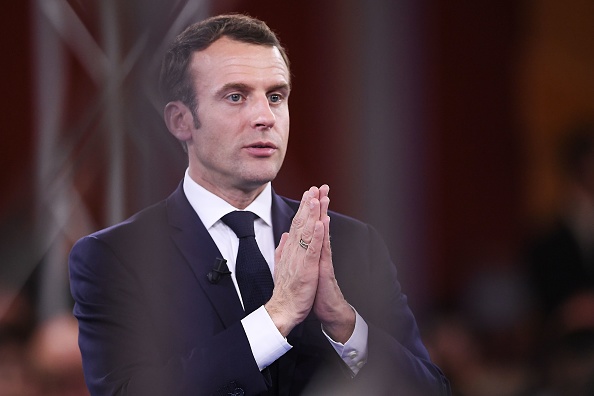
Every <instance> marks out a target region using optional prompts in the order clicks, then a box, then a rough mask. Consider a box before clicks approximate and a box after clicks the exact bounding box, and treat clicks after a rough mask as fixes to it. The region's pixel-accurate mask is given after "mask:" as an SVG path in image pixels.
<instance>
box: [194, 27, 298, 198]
mask: <svg viewBox="0 0 594 396" xmlns="http://www.w3.org/2000/svg"><path fill="white" fill-rule="evenodd" d="M190 73H191V75H192V77H193V79H194V87H195V91H196V99H197V103H198V109H197V113H196V114H197V117H198V120H199V125H200V126H199V128H193V130H192V133H191V138H190V140H189V141H188V142H187V143H188V156H189V166H190V176H191V177H192V178H193V179H194V180H195V181H196V182H198V183H199V184H201V185H203V186H204V187H205V188H206V189H208V190H210V191H212V192H214V193H215V194H217V195H220V196H223V197H225V195H228V194H233V195H234V194H238V193H239V194H241V193H252V192H254V191H257V190H259V189H261V188H262V187H263V185H264V184H265V183H267V182H268V181H271V180H272V179H274V178H275V176H276V174H277V173H278V171H279V170H280V167H281V165H282V163H283V159H284V157H285V153H286V150H287V143H288V139H289V106H288V99H289V92H290V86H289V84H290V76H289V71H288V68H287V65H286V64H285V62H284V60H283V58H282V56H281V54H280V52H279V50H278V49H277V48H276V47H270V46H262V45H253V44H247V43H242V42H238V41H234V40H231V39H229V38H226V37H223V38H221V39H219V40H217V41H215V42H214V43H213V44H211V45H210V46H209V47H208V48H207V49H206V50H203V51H200V52H196V53H194V54H193V57H192V59H191V63H190ZM258 192H259V191H258Z"/></svg>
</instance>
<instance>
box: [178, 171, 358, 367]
mask: <svg viewBox="0 0 594 396" xmlns="http://www.w3.org/2000/svg"><path fill="white" fill-rule="evenodd" d="M183 189H184V193H185V194H186V197H187V198H188V201H189V202H190V205H192V208H194V210H195V211H196V213H197V214H198V217H200V220H201V221H202V223H203V224H204V226H205V227H206V229H207V230H208V232H209V234H210V236H211V237H212V239H213V240H214V242H215V244H216V245H217V247H218V248H219V251H220V252H221V254H222V255H223V258H225V259H226V260H227V266H228V268H229V271H230V272H231V279H232V280H233V284H234V285H235V290H236V291H237V294H238V295H239V299H240V301H242V299H241V292H240V291H239V286H238V284H237V279H236V276H235V259H236V257H237V251H238V249H239V239H238V238H237V236H236V235H235V233H234V232H233V230H231V229H230V228H229V227H228V226H227V225H226V224H225V223H223V222H222V221H221V217H223V216H224V215H226V214H227V213H229V212H232V211H234V210H239V209H237V208H235V207H233V206H232V205H230V204H229V203H228V202H226V201H225V200H223V199H222V198H220V197H218V196H217V195H215V194H213V193H211V192H209V191H207V190H206V189H205V188H203V187H202V186H200V185H199V184H198V183H196V182H195V181H194V180H192V178H191V177H190V176H189V174H188V171H187V170H186V174H185V177H184V182H183ZM271 208H272V187H271V185H270V183H268V184H267V185H266V187H265V189H264V190H263V191H262V193H261V194H260V195H258V197H257V198H256V199H255V200H254V201H253V202H252V203H251V204H250V205H249V206H248V207H247V208H245V210H248V211H251V212H253V213H255V214H256V215H258V218H257V219H256V220H255V222H254V231H255V234H256V242H257V243H258V247H259V248H260V251H261V252H262V255H263V256H264V258H265V259H266V262H267V263H268V266H269V267H270V272H271V273H273V274H274V250H275V244H274V234H273V231H272V210H271ZM242 304H243V301H242ZM355 313H356V322H355V330H354V332H353V335H352V336H351V338H350V339H349V340H348V341H347V342H346V343H345V344H342V343H338V342H335V341H334V340H332V339H331V338H330V337H329V336H328V335H327V334H326V333H324V334H325V335H326V338H328V341H329V342H330V343H331V344H332V346H333V347H334V349H335V350H336V352H337V353H338V354H339V355H340V357H341V358H342V359H343V360H344V362H345V363H346V364H347V365H348V366H349V367H350V368H351V370H352V371H353V375H356V374H357V372H358V371H359V370H360V369H361V368H362V367H363V366H364V365H365V362H366V361H367V334H368V328H367V323H365V321H364V320H363V318H361V317H360V316H359V314H358V313H357V312H356V311H355ZM241 323H242V325H243V328H244V330H245V333H246V335H247V338H248V341H249V343H250V347H251V349H252V353H253V355H254V358H255V360H256V363H257V364H258V367H259V368H260V370H263V369H264V368H266V367H268V366H269V365H270V364H271V363H273V362H274V361H275V360H277V359H278V358H279V357H281V356H282V355H284V354H285V353H286V352H287V351H289V350H290V349H291V348H292V346H291V345H290V344H289V343H288V342H287V340H286V339H285V338H284V337H283V336H282V334H281V333H280V332H279V331H278V329H277V328H276V326H275V325H274V322H273V321H272V319H271V318H270V315H269V314H268V312H267V311H266V309H265V308H264V306H262V307H260V308H258V309H256V310H255V311H254V312H252V313H251V314H249V315H248V316H246V317H245V318H243V319H242V321H241Z"/></svg>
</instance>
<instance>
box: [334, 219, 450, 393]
mask: <svg viewBox="0 0 594 396" xmlns="http://www.w3.org/2000/svg"><path fill="white" fill-rule="evenodd" d="M342 238H345V239H344V240H342ZM353 238H354V239H353ZM339 240H340V242H338V241H339ZM335 242H337V243H339V244H340V246H341V247H344V246H347V247H348V246H350V247H363V248H362V249H359V248H350V249H348V248H347V249H345V250H344V252H346V254H345V253H343V252H339V251H337V250H335V249H334V246H333V256H334V257H333V260H334V266H335V269H336V270H337V271H340V273H339V274H338V273H337V278H338V282H339V284H340V285H341V289H342V290H343V293H345V297H346V298H347V300H348V301H349V302H350V303H351V305H353V306H354V307H355V308H356V309H357V311H358V312H359V313H360V315H361V316H362V317H363V319H364V320H365V321H366V323H367V324H368V326H369V334H368V359H367V363H366V365H365V366H364V367H363V368H362V369H361V370H360V371H359V373H358V374H357V375H356V376H355V378H354V379H353V381H352V382H351V383H350V384H349V388H350V390H355V389H359V390H360V391H362V392H363V391H365V392H370V393H369V394H378V395H383V394H386V395H388V394H406V395H415V396H416V395H419V396H420V395H423V396H425V395H449V394H451V390H450V387H449V382H448V380H447V379H446V378H445V376H444V375H443V374H442V372H441V371H440V370H439V368H438V367H437V366H435V365H434V364H433V363H432V362H431V360H430V358H429V355H428V352H427V350H426V348H425V347H424V345H423V343H422V341H421V337H420V332H419V330H418V327H417V324H416V320H415V318H414V316H413V313H412V312H411V310H410V308H409V306H408V303H407V298H406V296H405V295H404V294H403V293H402V290H401V286H400V283H399V281H398V279H397V276H396V267H395V265H394V263H393V262H392V261H391V259H390V256H389V253H388V250H387V247H386V246H385V244H384V242H383V241H382V239H381V237H380V236H379V234H378V233H377V231H375V229H374V228H372V227H370V226H367V229H366V230H365V231H361V233H359V234H357V233H351V234H348V235H347V234H345V235H340V234H339V235H338V236H336V238H335ZM333 243H334V241H333ZM345 263H349V265H347V266H346V267H343V265H344V264H345ZM345 268H346V271H345ZM339 276H340V278H339ZM396 390H397V391H396ZM394 392H396V393H394ZM355 394H356V392H355Z"/></svg>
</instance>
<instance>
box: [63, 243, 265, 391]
mask: <svg viewBox="0 0 594 396" xmlns="http://www.w3.org/2000/svg"><path fill="white" fill-rule="evenodd" d="M69 270H70V278H71V292H72V296H73V297H74V300H75V307H74V314H75V316H76V317H77V318H78V320H79V328H80V333H79V346H80V349H81V353H82V356H83V367H84V373H85V380H86V382H87V385H88V387H89V390H90V391H91V394H92V395H102V396H104V395H129V396H136V395H138V396H141V395H142V396H146V395H190V394H192V395H211V394H215V395H216V394H227V393H229V392H231V393H232V392H233V391H234V390H235V389H236V388H241V390H242V391H244V392H245V394H256V393H259V392H263V391H265V390H266V383H265V380H264V377H263V376H262V374H261V373H260V371H259V369H258V367H257V365H256V362H255V360H254V358H253V356H252V353H251V349H250V346H249V343H248V340H247V337H246V335H245V332H244V330H243V327H242V325H241V322H239V321H238V322H237V323H236V324H233V325H232V326H230V327H228V328H226V329H221V330H220V331H218V332H216V333H213V334H212V336H210V337H206V338H203V339H198V338H201V337H198V336H197V340H196V344H195V346H194V347H193V348H188V349H187V350H184V351H180V352H179V353H177V354H176V355H174V356H165V355H164V354H163V353H162V350H160V349H159V348H157V347H156V344H157V343H158V342H160V341H161V340H160V339H159V337H166V336H174V334H175V331H176V329H172V330H171V334H159V333H158V331H157V330H156V332H153V331H152V329H153V328H160V327H158V326H157V327H155V326H154V323H153V321H154V318H151V317H150V314H149V313H148V311H147V310H146V309H144V307H145V304H146V301H145V299H146V295H145V293H146V290H140V289H139V287H138V286H137V285H138V284H139V282H138V279H137V277H138V274H137V273H135V272H134V271H132V270H130V269H129V268H127V267H126V266H125V265H123V263H122V260H121V259H120V258H119V257H118V255H117V254H116V253H114V251H113V250H112V249H111V248H110V246H109V245H108V244H107V243H106V242H104V241H102V240H100V239H98V238H96V237H93V236H91V237H86V238H83V239H82V240H80V241H79V242H77V243H76V245H75V246H74V247H73V249H72V252H71V254H70V261H69ZM171 309H175V307H172V308H171Z"/></svg>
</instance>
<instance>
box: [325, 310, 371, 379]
mask: <svg viewBox="0 0 594 396" xmlns="http://www.w3.org/2000/svg"><path fill="white" fill-rule="evenodd" d="M353 310H354V311H355V329H354V330H353V334H352V335H351V338H349V339H348V340H347V342H346V343H344V344H343V343H340V342H336V341H334V340H333V339H332V338H330V336H329V335H328V334H326V332H325V331H324V328H323V327H322V332H323V333H324V335H325V336H326V338H327V339H328V341H330V344H332V346H333V347H334V350H335V351H336V353H338V355H339V356H340V358H341V359H342V360H343V361H344V362H345V364H346V365H347V366H349V368H350V369H351V371H352V372H353V377H354V376H355V375H357V373H358V372H359V370H361V369H362V368H363V366H365V363H367V336H368V334H369V327H368V326H367V323H366V322H365V321H364V320H363V318H362V317H361V316H360V315H359V313H358V312H357V310H355V309H354V308H353Z"/></svg>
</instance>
